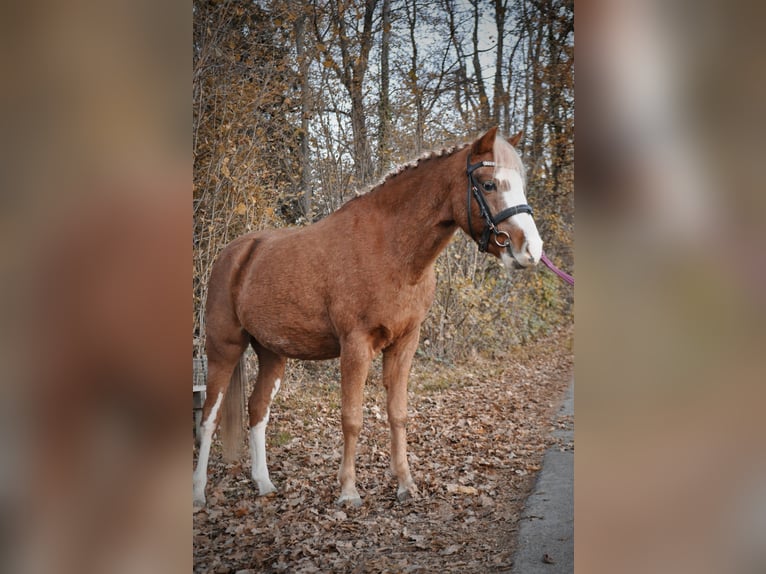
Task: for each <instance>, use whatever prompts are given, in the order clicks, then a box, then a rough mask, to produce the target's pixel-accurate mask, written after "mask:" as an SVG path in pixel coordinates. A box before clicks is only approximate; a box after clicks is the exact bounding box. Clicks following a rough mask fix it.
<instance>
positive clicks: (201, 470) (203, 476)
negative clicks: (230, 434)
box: [193, 393, 223, 502]
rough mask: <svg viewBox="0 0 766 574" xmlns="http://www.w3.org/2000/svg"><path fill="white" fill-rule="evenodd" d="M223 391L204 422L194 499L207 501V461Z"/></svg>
mask: <svg viewBox="0 0 766 574" xmlns="http://www.w3.org/2000/svg"><path fill="white" fill-rule="evenodd" d="M222 401H223V393H218V398H217V399H216V400H215V404H214V405H213V408H212V409H211V410H210V415H209V416H208V417H207V420H205V422H204V423H202V437H201V438H200V445H199V458H198V459H197V468H195V469H194V477H193V480H194V501H195V502H204V501H205V486H206V485H207V463H208V458H209V457H210V445H211V444H212V442H213V432H214V431H215V417H216V416H217V415H218V409H220V408H221V402H222Z"/></svg>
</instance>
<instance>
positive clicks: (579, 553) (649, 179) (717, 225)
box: [575, 0, 766, 574]
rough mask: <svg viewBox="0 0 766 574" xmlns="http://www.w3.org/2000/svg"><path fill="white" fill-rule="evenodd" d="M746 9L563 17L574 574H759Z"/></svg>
mask: <svg viewBox="0 0 766 574" xmlns="http://www.w3.org/2000/svg"><path fill="white" fill-rule="evenodd" d="M756 12H758V13H761V14H762V12H763V10H762V6H761V7H758V4H757V3H751V4H745V3H742V2H736V3H733V4H732V3H726V4H725V5H724V4H723V3H721V5H717V4H714V3H710V2H701V3H694V5H693V7H692V6H691V5H687V4H685V3H681V2H666V3H659V2H648V1H640V0H622V1H618V2H596V3H592V2H584V3H578V6H577V23H578V26H579V27H578V31H577V34H578V38H577V46H578V52H577V53H578V58H579V64H580V65H579V66H578V76H579V77H578V92H577V106H578V112H577V113H578V118H577V133H578V138H577V173H576V181H577V193H578V197H577V208H578V215H577V218H578V219H577V237H576V245H577V271H578V275H577V277H578V281H579V283H578V284H577V290H578V298H577V329H576V341H577V343H576V344H577V346H576V349H577V354H576V365H577V367H576V369H577V382H578V387H577V391H576V403H577V423H576V437H577V444H578V449H577V456H576V461H575V481H576V488H575V492H576V495H575V496H576V503H575V532H576V534H575V540H576V552H575V564H576V571H578V572H587V573H589V574H593V573H601V572H622V573H632V572H636V573H639V572H641V573H643V572H656V573H663V572H668V573H671V572H672V573H674V574H678V573H695V574H700V573H708V572H710V573H712V572H732V573H735V572H736V573H753V574H755V573H757V572H764V571H766V528H764V526H765V525H766V488H765V487H764V485H765V484H766V458H765V457H764V449H763V437H764V436H765V435H764V426H763V414H762V409H763V404H764V399H766V387H764V384H763V382H764V380H766V379H765V378H764V368H763V364H764V363H763V359H764V356H763V350H764V348H766V347H764V321H763V319H764V311H766V308H765V307H764V297H763V294H764V292H766V291H765V288H766V258H764V249H763V246H764V244H763V229H764V227H763V224H762V221H761V220H760V218H761V217H762V216H763V209H762V207H763V205H764V195H763V174H762V167H761V164H762V158H761V157H759V156H760V155H761V150H762V148H763V145H762V143H761V144H760V145H756V144H759V142H760V140H761V133H760V131H759V130H760V126H759V127H756V123H753V122H752V119H753V118H755V117H762V112H761V111H759V110H760V109H761V107H762V102H763V93H764V87H766V86H765V85H764V76H763V70H764V69H766V68H764V61H763V60H764V50H763V47H764V44H763V34H762V33H761V32H760V31H759V30H758V29H757V28H758V26H756V25H755V22H756V21H762V20H761V19H759V17H758V16H757V14H756ZM757 47H760V50H756V49H754V48H757ZM579 80H582V81H581V82H580V81H579ZM580 88H581V89H580ZM759 207H761V209H758V208H759Z"/></svg>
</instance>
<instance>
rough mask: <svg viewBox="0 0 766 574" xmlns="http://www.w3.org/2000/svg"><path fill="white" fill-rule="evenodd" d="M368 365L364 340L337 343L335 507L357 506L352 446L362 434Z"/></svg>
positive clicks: (368, 351) (367, 346)
mask: <svg viewBox="0 0 766 574" xmlns="http://www.w3.org/2000/svg"><path fill="white" fill-rule="evenodd" d="M371 362H372V348H371V347H370V344H369V341H368V340H367V338H366V337H357V338H348V339H347V340H345V341H343V342H342V343H341V353H340V388H341V424H342V426H343V460H341V463H340V471H339V472H338V480H339V481H340V498H338V501H337V504H339V505H343V504H352V505H353V506H361V505H362V498H361V497H360V496H359V492H358V491H357V489H356V466H355V460H354V459H355V456H356V443H357V441H358V440H359V433H360V431H361V430H362V404H363V392H364V382H365V380H366V379H367V373H368V372H369V370H370V363H371Z"/></svg>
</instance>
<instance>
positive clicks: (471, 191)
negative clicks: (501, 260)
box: [466, 154, 532, 252]
mask: <svg viewBox="0 0 766 574" xmlns="http://www.w3.org/2000/svg"><path fill="white" fill-rule="evenodd" d="M496 165H497V164H496V163H495V162H494V161H480V162H478V163H473V164H472V163H471V154H468V158H467V166H466V172H467V173H468V193H467V210H466V218H467V219H468V234H469V235H470V236H471V238H472V239H474V240H476V238H475V237H474V235H473V225H471V207H472V206H471V202H472V199H473V198H476V203H478V204H479V213H480V214H481V217H482V219H483V220H484V224H485V225H484V230H483V231H482V234H481V238H480V239H478V240H476V242H477V243H478V244H479V251H481V252H484V251H486V250H487V246H488V245H489V238H490V236H492V235H494V240H495V244H496V245H497V246H498V247H509V246H510V245H511V236H510V235H509V234H508V233H507V232H505V231H501V230H499V229H498V228H497V225H498V224H499V223H502V222H503V221H505V220H506V219H508V218H509V217H513V216H514V215H516V214H517V213H528V214H529V215H532V208H531V207H529V206H528V205H527V204H526V203H522V204H519V205H515V206H513V207H508V208H506V209H503V210H502V211H501V212H500V213H498V214H497V215H495V216H493V215H492V211H491V210H490V208H489V204H488V203H487V199H486V198H485V197H484V194H483V193H482V192H481V190H480V189H479V184H478V183H477V182H476V178H475V177H474V175H473V172H474V171H476V170H477V169H479V168H480V167H496ZM500 236H504V237H505V239H504V240H503V241H502V242H500V241H498V237H500Z"/></svg>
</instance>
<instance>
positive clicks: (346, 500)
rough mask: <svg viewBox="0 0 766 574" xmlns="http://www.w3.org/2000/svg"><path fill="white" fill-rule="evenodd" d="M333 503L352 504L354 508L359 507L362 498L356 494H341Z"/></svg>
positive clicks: (339, 504)
mask: <svg viewBox="0 0 766 574" xmlns="http://www.w3.org/2000/svg"><path fill="white" fill-rule="evenodd" d="M335 504H336V505H337V506H341V507H342V506H346V507H348V506H353V507H354V508H359V507H360V506H362V498H361V497H360V496H359V495H358V494H357V495H356V496H350V495H347V494H342V495H341V496H340V498H339V499H338V500H336V501H335Z"/></svg>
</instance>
